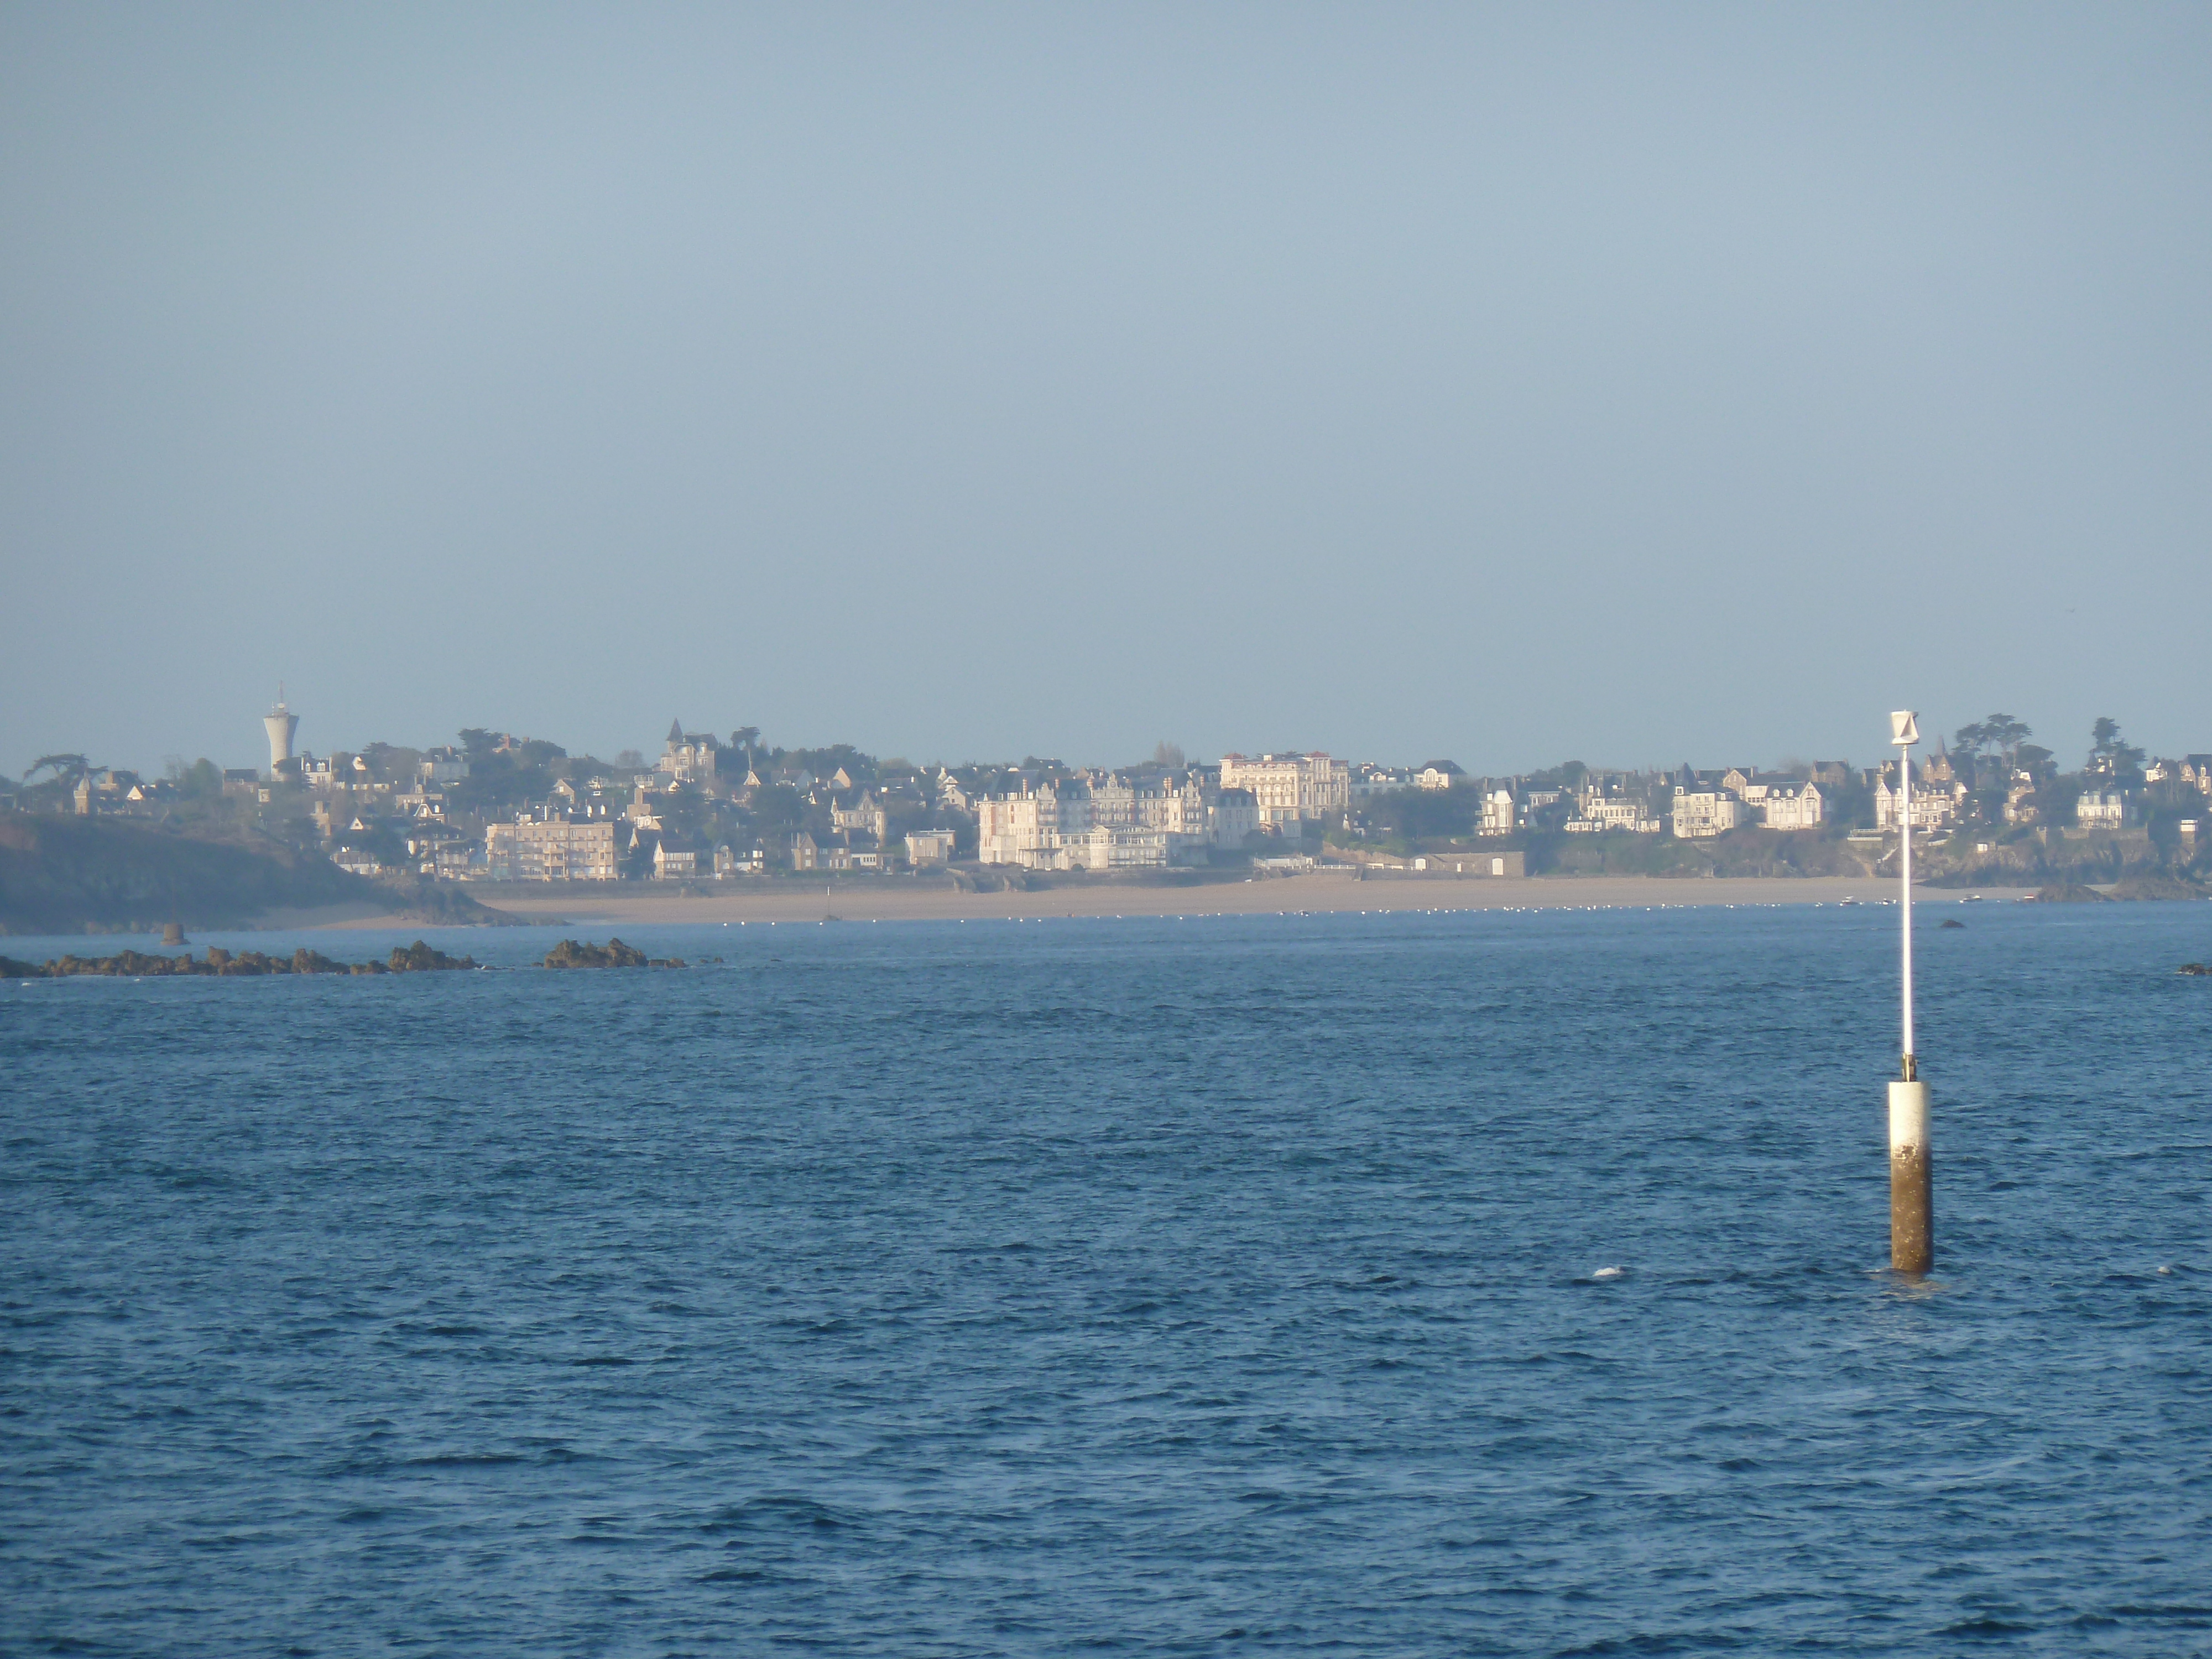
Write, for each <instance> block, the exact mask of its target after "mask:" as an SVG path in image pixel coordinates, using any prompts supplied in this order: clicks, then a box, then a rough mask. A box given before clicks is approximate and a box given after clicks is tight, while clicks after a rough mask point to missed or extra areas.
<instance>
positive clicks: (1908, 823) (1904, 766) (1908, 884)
mask: <svg viewBox="0 0 2212 1659" xmlns="http://www.w3.org/2000/svg"><path fill="white" fill-rule="evenodd" d="M1897 774H1898V811H1899V817H1900V818H1901V820H1902V822H1901V825H1900V828H1899V836H1898V845H1899V849H1900V855H1899V859H1898V866H1899V869H1900V870H1902V871H1903V872H1904V881H1905V901H1904V907H1903V908H1904V912H1905V973H1904V976H1903V986H1904V995H1905V1081H1906V1082H1907V1083H1910V1082H1911V1081H1912V1075H1913V1069H1914V1068H1913V1060H1912V750H1910V749H1899V750H1898V761H1897Z"/></svg>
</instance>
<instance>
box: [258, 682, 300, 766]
mask: <svg viewBox="0 0 2212 1659" xmlns="http://www.w3.org/2000/svg"><path fill="white" fill-rule="evenodd" d="M261 724H262V725H263V726H265V727H266V728H267V729H268V732H269V770H270V773H272V774H274V773H276V772H278V771H281V770H282V769H283V767H284V766H285V764H286V763H288V762H289V761H290V760H291V758H292V734H293V733H294V732H297V731H298V730H299V729H300V717H299V716H298V715H297V714H294V713H293V712H292V711H291V710H290V709H289V708H286V707H285V706H284V688H283V686H281V685H280V686H278V687H277V688H276V707H275V708H272V709H270V711H269V712H268V713H267V714H264V715H263V716H262V719H261Z"/></svg>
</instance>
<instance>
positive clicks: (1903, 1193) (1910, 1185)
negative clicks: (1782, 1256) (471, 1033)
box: [1889, 709, 1936, 1275]
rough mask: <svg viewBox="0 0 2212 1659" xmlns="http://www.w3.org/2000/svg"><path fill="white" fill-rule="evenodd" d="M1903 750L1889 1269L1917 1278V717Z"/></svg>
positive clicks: (1929, 1177)
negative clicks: (1898, 1074)
mask: <svg viewBox="0 0 2212 1659" xmlns="http://www.w3.org/2000/svg"><path fill="white" fill-rule="evenodd" d="M1889 722H1890V733H1891V737H1890V740H1891V741H1892V742H1893V743H1894V744H1896V745H1897V770H1898V779H1897V785H1898V787H1897V804H1898V819H1899V823H1898V848H1899V855H1898V860H1897V862H1898V869H1899V874H1900V877H1901V878H1902V880H1903V882H1904V884H1905V894H1904V902H1903V904H1902V905H1901V906H1900V907H1899V909H1900V911H1901V915H1902V921H1903V923H1904V929H1903V933H1904V937H1903V940H1902V943H1903V945H1904V969H1905V971H1904V973H1903V975H1901V976H1900V978H1901V991H1902V995H1903V1000H1904V1013H1905V1033H1904V1035H1905V1054H1904V1060H1905V1064H1904V1075H1903V1076H1902V1078H1901V1079H1899V1081H1897V1082H1895V1083H1893V1084H1891V1085H1889V1265H1890V1266H1891V1267H1893V1269H1895V1270H1896V1271H1897V1272H1899V1273H1912V1274H1915V1275H1918V1274H1923V1273H1928V1272H1929V1271H1930V1270H1931V1269H1933V1268H1934V1267H1935V1266H1936V1185H1935V1175H1934V1164H1933V1162H1932V1160H1931V1159H1930V1158H1929V1147H1928V1085H1926V1084H1925V1083H1923V1082H1922V1081H1921V1080H1920V1058H1919V1056H1918V1055H1917V1054H1916V1053H1914V1051H1913V1039H1912V745H1913V744H1916V743H1917V742H1919V741H1920V726H1919V722H1918V721H1917V720H1916V719H1915V718H1914V717H1913V715H1912V714H1911V711H1909V710H1906V709H1899V710H1898V711H1897V712H1896V713H1894V714H1892V715H1891V716H1890V717H1889Z"/></svg>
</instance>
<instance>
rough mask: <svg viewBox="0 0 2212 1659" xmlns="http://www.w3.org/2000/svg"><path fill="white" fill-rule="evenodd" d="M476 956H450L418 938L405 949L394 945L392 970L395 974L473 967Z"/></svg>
mask: <svg viewBox="0 0 2212 1659" xmlns="http://www.w3.org/2000/svg"><path fill="white" fill-rule="evenodd" d="M476 965H477V962H476V958H475V957H449V956H447V954H446V953H445V952H444V951H440V950H435V949H434V948H432V947H431V946H429V945H425V944H424V943H422V940H421V939H416V941H415V942H414V943H413V944H412V945H409V946H408V947H407V948H406V949H405V950H404V951H403V950H401V949H400V948H399V947H398V945H393V946H392V963H391V971H392V972H393V973H395V974H428V973H442V972H447V971H450V970H452V969H457V968H473V967H475V966H476Z"/></svg>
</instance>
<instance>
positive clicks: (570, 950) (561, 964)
mask: <svg viewBox="0 0 2212 1659" xmlns="http://www.w3.org/2000/svg"><path fill="white" fill-rule="evenodd" d="M545 965H546V966H547V967H548V968H643V967H647V966H648V965H649V964H648V963H647V958H646V954H645V952H644V951H640V950H638V949H636V948H635V946H632V945H624V944H623V942H622V941H621V940H620V939H609V940H608V941H607V942H606V943H605V945H585V944H581V943H579V942H578V941H577V940H575V939H562V941H561V942H560V943H559V944H558V945H555V946H554V947H553V948H552V949H551V950H550V951H547V952H546V953H545Z"/></svg>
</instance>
